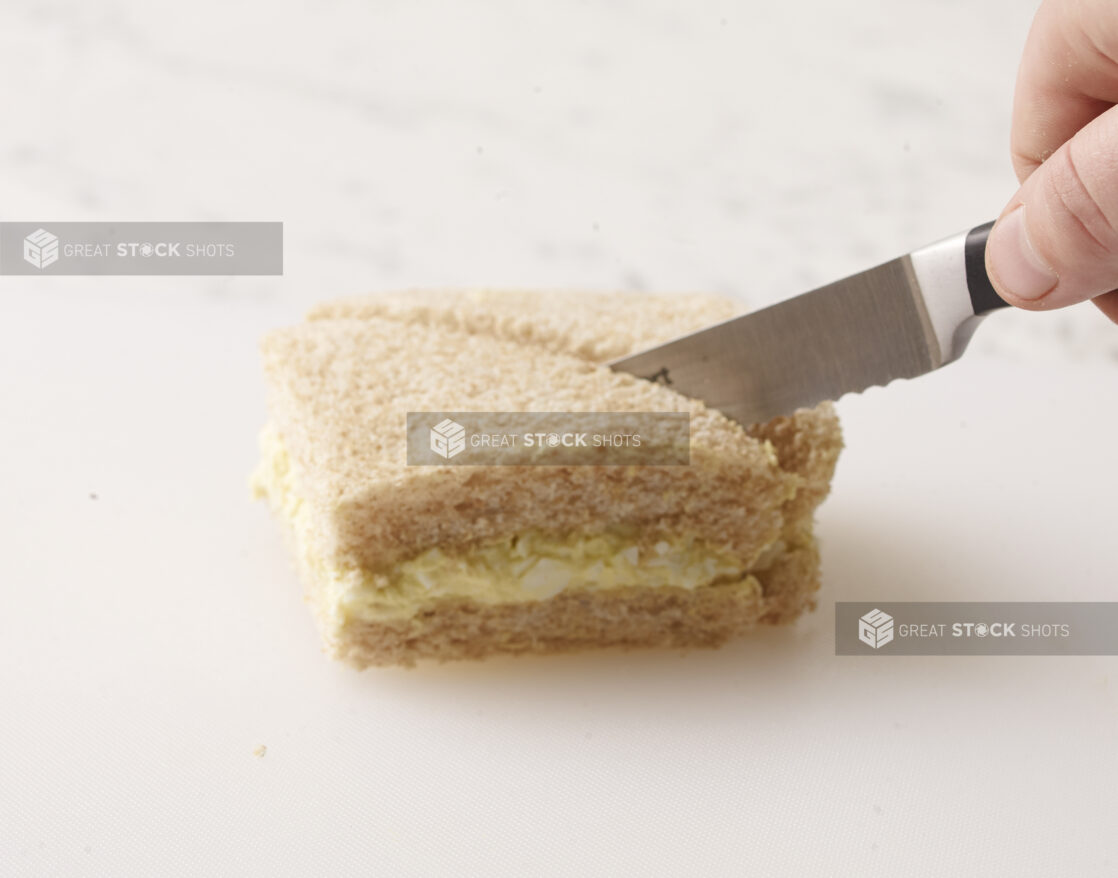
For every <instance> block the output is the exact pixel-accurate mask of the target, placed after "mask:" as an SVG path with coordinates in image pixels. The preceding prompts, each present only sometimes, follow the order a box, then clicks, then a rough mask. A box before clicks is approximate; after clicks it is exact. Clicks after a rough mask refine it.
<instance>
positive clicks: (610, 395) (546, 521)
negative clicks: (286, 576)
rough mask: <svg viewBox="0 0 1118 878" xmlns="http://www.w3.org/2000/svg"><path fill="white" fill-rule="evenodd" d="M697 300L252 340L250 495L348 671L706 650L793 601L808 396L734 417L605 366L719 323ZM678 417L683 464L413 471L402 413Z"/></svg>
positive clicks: (814, 566) (563, 301)
mask: <svg viewBox="0 0 1118 878" xmlns="http://www.w3.org/2000/svg"><path fill="white" fill-rule="evenodd" d="M740 310H741V309H740V307H739V306H738V305H737V304H736V303H734V302H733V301H731V300H727V299H722V298H718V297H707V296H650V295H647V294H615V293H610V294H603V295H592V294H574V293H570V294H566V293H550V294H546V293H528V292H523V293H520V292H495V291H473V292H465V293H453V292H430V291H411V292H406V293H399V294H394V295H381V296H367V297H360V298H355V299H349V300H342V301H336V302H329V303H325V304H323V305H320V306H318V307H316V308H315V309H314V310H313V311H312V312H311V313H310V314H309V315H308V319H307V320H306V321H305V322H304V323H302V324H300V325H297V326H293V327H288V328H284V329H279V330H276V331H274V332H272V333H270V334H269V335H268V336H267V337H266V338H265V339H264V341H263V343H262V353H263V359H264V368H265V374H266V378H267V383H268V388H269V411H270V416H271V421H270V423H269V424H268V425H267V426H266V427H265V429H264V431H263V434H262V437H261V449H262V460H261V463H260V465H259V467H258V469H257V471H256V473H255V474H254V477H253V484H254V488H255V491H256V493H257V494H258V495H259V496H261V497H264V498H266V499H267V500H268V502H269V503H270V505H271V506H272V508H273V510H274V511H275V513H276V515H277V516H278V517H279V519H280V520H281V521H282V522H283V523H284V526H285V530H286V531H287V533H288V534H289V536H290V540H291V544H292V546H293V550H294V554H295V557H296V559H297V564H298V567H299V569H300V572H301V576H302V578H303V580H304V581H305V584H306V593H307V597H308V600H309V602H310V604H311V607H312V608H313V610H314V614H315V616H316V618H317V621H318V625H319V628H320V630H321V632H322V636H323V640H324V643H325V646H326V649H327V651H328V652H329V653H330V654H331V655H332V656H334V657H336V658H338V659H341V660H343V661H345V662H347V663H349V664H351V665H353V666H355V667H358V668H362V667H367V666H370V665H391V664H404V665H410V664H414V663H415V662H416V661H417V660H421V659H436V660H450V659H466V658H481V657H484V656H488V655H493V654H502V653H503V654H520V653H550V652H562V651H568V650H575V649H585V648H591V647H606V646H622V647H647V646H667V647H694V646H717V645H719V644H722V643H724V642H725V641H727V640H728V639H730V638H732V637H736V636H738V635H740V634H742V633H744V632H746V631H748V630H750V629H751V628H753V627H755V626H757V625H759V624H781V623H787V622H789V621H791V620H793V619H795V618H796V617H797V616H798V615H800V614H801V613H802V612H803V611H804V610H805V609H807V608H809V607H811V606H813V605H814V594H815V592H816V591H817V589H818V587H819V554H818V551H817V548H816V544H815V540H814V537H813V535H812V519H813V515H814V511H815V509H816V507H817V506H818V505H819V503H820V502H821V501H822V500H823V498H824V497H825V496H826V494H827V492H828V490H829V486H830V480H831V476H832V474H833V472H834V467H835V462H836V460H837V457H838V454H839V451H840V449H841V445H842V440H841V434H840V430H839V425H838V420H837V418H836V416H835V413H834V410H833V408H832V406H831V405H830V404H829V403H825V404H822V405H820V406H818V407H816V408H814V409H804V410H801V411H798V412H796V413H794V414H792V415H789V416H788V417H782V418H778V419H776V420H774V421H771V422H769V423H767V424H755V425H748V426H743V425H741V424H738V423H736V422H734V421H732V420H730V419H728V418H726V417H725V416H723V415H722V414H721V413H719V412H717V411H714V410H712V409H709V408H707V407H706V406H705V405H703V404H702V403H701V402H699V401H696V400H692V399H688V398H685V397H683V396H681V395H679V394H677V393H675V392H674V391H673V390H672V389H671V388H670V387H667V386H664V385H661V384H657V383H654V382H651V381H647V380H643V379H640V378H636V377H634V376H630V375H626V374H622V373H616V372H613V371H611V370H610V369H609V368H607V367H606V366H605V365H604V364H605V363H607V362H608V361H610V360H612V359H615V358H617V357H620V356H624V355H626V354H628V353H632V352H634V351H637V350H640V349H642V348H645V347H649V346H651V345H654V344H657V343H660V342H663V341H666V340H668V339H670V338H673V337H675V336H678V335H682V334H684V333H687V332H690V331H693V330H695V329H698V328H701V327H702V326H704V325H708V324H710V323H714V322H718V321H720V320H725V319H727V318H729V317H732V316H735V314H737V313H739V311H740ZM439 411H460V412H682V413H686V415H687V417H688V419H689V422H690V455H689V463H687V465H683V466H658V465H647V466H645V465H627V466H585V465H558V466H551V465H547V466H543V465H541V466H456V465H453V464H452V462H450V461H447V463H446V465H437V466H412V465H409V464H408V457H407V448H406V442H405V435H406V431H407V414H408V412H439Z"/></svg>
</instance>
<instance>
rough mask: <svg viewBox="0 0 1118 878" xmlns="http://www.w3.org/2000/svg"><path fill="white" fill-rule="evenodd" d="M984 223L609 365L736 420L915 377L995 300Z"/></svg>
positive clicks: (941, 360) (951, 356) (967, 332)
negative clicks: (701, 402) (702, 403)
mask: <svg viewBox="0 0 1118 878" xmlns="http://www.w3.org/2000/svg"><path fill="white" fill-rule="evenodd" d="M992 226H993V223H986V224H984V225H981V226H977V227H975V228H973V229H971V230H970V231H969V232H963V233H960V234H958V235H953V236H951V237H950V238H945V239H944V240H942V241H939V242H937V243H935V244H931V245H929V246H927V247H924V248H921V249H920V250H916V251H913V252H912V253H909V254H907V255H905V256H901V257H899V258H897V259H893V260H891V261H889V262H886V263H884V264H882V265H879V266H877V267H875V268H871V269H869V270H868V271H864V272H861V273H859V274H855V275H852V276H851V277H848V278H845V279H844V280H840V281H836V282H835V283H831V284H828V285H827V286H824V287H821V288H819V289H817V290H813V291H812V292H809V293H804V294H803V295H800V296H796V297H794V298H792V299H788V300H787V301H784V302H780V303H778V304H776V305H772V306H770V307H768V308H763V309H761V310H759V311H755V312H753V313H750V314H746V315H744V316H742V317H736V318H734V319H732V320H728V321H726V322H724V323H719V324H717V325H715V326H711V327H709V328H707V329H702V330H699V331H697V332H693V333H691V334H689V335H685V336H682V337H680V338H677V339H674V340H673V341H669V342H667V343H665V344H662V345H659V346H658V347H654V348H651V349H649V350H646V351H642V352H640V353H637V354H633V355H631V356H628V357H623V358H621V359H619V360H615V361H614V362H612V363H610V367H611V368H613V369H615V370H618V371H622V372H628V373H630V374H633V375H637V376H639V377H642V378H648V379H650V380H653V381H660V382H662V383H664V384H667V385H668V386H670V387H671V388H672V389H673V390H676V391H678V392H679V393H682V394H683V395H685V396H690V397H695V398H697V399H701V400H703V401H704V402H705V403H706V404H707V405H709V406H710V407H711V408H715V409H718V410H720V411H722V412H723V413H725V414H726V415H727V416H729V417H731V418H733V419H735V420H737V421H740V422H741V423H743V424H753V423H758V422H761V421H768V420H771V419H772V418H774V417H777V416H779V415H785V414H790V413H792V412H793V411H795V410H796V409H798V408H803V407H806V406H813V405H816V404H817V403H819V402H821V401H823V400H826V399H838V398H839V397H841V396H842V395H843V394H845V393H851V392H860V391H862V390H865V389H866V388H867V387H871V386H874V385H885V384H888V383H889V382H890V381H893V380H894V379H896V378H915V377H916V376H918V375H923V374H924V373H926V372H930V371H932V370H933V369H938V368H940V367H941V366H944V365H946V364H947V363H950V362H952V361H954V360H956V359H958V357H959V356H960V355H961V354H962V353H963V351H964V349H965V348H966V345H967V342H968V341H969V340H970V337H971V335H972V334H973V332H974V329H975V327H976V326H977V325H978V322H979V320H980V319H981V318H982V317H984V316H985V315H986V314H988V313H990V312H991V311H993V310H994V309H997V308H1000V307H1004V306H1006V302H1005V301H1004V300H1002V299H1001V297H999V296H998V295H997V293H996V292H994V288H993V287H992V286H991V285H990V280H989V278H988V277H987V276H986V268H985V253H986V238H987V235H988V233H989V231H990V228H991V227H992Z"/></svg>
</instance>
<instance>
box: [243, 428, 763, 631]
mask: <svg viewBox="0 0 1118 878" xmlns="http://www.w3.org/2000/svg"><path fill="white" fill-rule="evenodd" d="M261 447H262V450H263V452H264V457H263V460H262V462H261V464H260V466H259V467H258V469H257V471H256V473H255V474H254V476H253V490H254V493H255V494H256V495H257V496H258V497H266V498H268V500H269V501H270V502H271V504H272V506H273V508H274V509H275V510H276V512H277V514H279V515H280V516H281V517H283V518H284V519H286V520H287V521H288V523H289V524H290V525H291V527H292V530H293V532H294V539H295V543H296V551H297V554H298V557H299V563H300V564H301V565H302V566H303V567H304V568H305V570H306V572H307V573H308V574H309V575H310V578H311V579H312V581H313V582H315V583H316V586H317V588H318V589H319V594H318V596H317V600H316V604H317V608H318V611H319V612H320V613H326V614H328V615H329V616H330V618H329V620H328V621H329V622H330V624H331V626H340V625H345V624H346V623H349V622H360V621H370V622H371V621H376V620H383V619H398V618H401V617H409V616H413V615H415V613H416V612H418V611H419V610H421V609H422V608H423V607H424V606H428V605H430V604H431V603H432V602H434V601H437V600H438V599H440V598H469V599H472V600H474V601H477V602H478V603H483V604H500V603H511V602H525V601H542V600H546V599H548V598H550V597H554V596H555V595H557V594H559V593H560V592H562V591H564V590H566V589H583V590H587V591H597V590H605V589H617V588H624V587H626V586H640V587H642V588H658V587H674V588H685V589H695V588H700V587H702V586H705V585H711V584H715V583H724V582H739V583H741V585H742V586H743V587H746V588H750V589H754V590H756V592H757V593H758V597H759V596H760V592H761V586H760V583H759V582H758V581H757V580H756V579H755V578H754V577H752V576H750V575H749V574H750V573H751V572H754V571H757V570H761V569H764V568H765V567H767V566H768V564H769V563H771V561H772V560H773V559H774V558H775V557H777V556H778V555H779V554H780V553H781V552H782V551H783V548H784V547H783V545H782V543H781V542H780V541H779V540H778V541H776V542H775V543H773V544H772V545H770V546H768V547H766V548H765V549H764V550H763V551H762V552H760V553H759V554H758V556H757V557H755V558H751V559H743V558H741V557H740V556H735V555H732V554H730V553H729V552H727V551H725V550H724V549H720V548H718V547H715V546H711V545H709V544H708V543H706V542H704V541H703V540H701V539H698V538H696V537H694V536H689V535H673V536H672V537H671V538H670V539H661V540H658V541H656V542H654V543H651V544H646V543H643V542H641V541H640V540H639V539H638V535H637V532H636V529H635V528H631V529H624V528H619V529H615V530H610V531H606V532H604V533H599V534H589V535H584V534H571V535H569V536H566V537H557V536H554V535H549V534H543V533H532V532H525V533H520V534H515V535H510V536H509V537H507V538H506V539H503V540H500V541H497V542H492V543H488V544H486V545H480V546H476V547H472V548H470V549H468V550H465V551H463V552H460V553H453V554H451V553H447V552H444V551H443V550H442V549H439V548H437V547H436V548H431V549H428V550H427V551H425V552H422V553H421V554H419V555H418V556H416V557H414V558H412V559H410V560H407V561H403V562H401V563H398V564H396V565H394V566H393V567H392V568H391V569H389V570H386V571H376V572H373V571H369V570H364V569H362V568H360V567H358V566H346V565H344V564H341V563H339V562H338V561H337V560H336V559H326V558H323V557H321V556H320V555H318V554H317V553H316V552H315V549H314V546H315V545H316V540H315V538H314V533H313V521H312V516H311V513H310V509H309V506H308V504H306V503H304V502H303V501H302V499H301V498H300V497H299V496H298V494H297V492H296V490H295V482H294V479H293V477H292V473H291V466H290V461H289V458H288V455H287V452H286V450H285V449H284V447H283V442H282V440H281V439H280V437H279V436H278V435H277V434H276V433H275V432H274V431H273V430H271V429H268V430H266V431H265V433H264V435H263V436H262V437H261Z"/></svg>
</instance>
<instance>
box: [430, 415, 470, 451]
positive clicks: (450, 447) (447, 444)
mask: <svg viewBox="0 0 1118 878" xmlns="http://www.w3.org/2000/svg"><path fill="white" fill-rule="evenodd" d="M431 450H432V451H433V452H435V454H437V455H438V456H439V457H445V458H446V459H447V460H450V459H451V458H452V457H454V455H456V454H459V453H461V452H463V451H465V450H466V428H465V427H463V426H462V425H461V424H457V423H455V422H454V421H452V420H451V419H450V418H447V419H446V420H443V421H439V423H437V424H435V426H434V427H432V428H431Z"/></svg>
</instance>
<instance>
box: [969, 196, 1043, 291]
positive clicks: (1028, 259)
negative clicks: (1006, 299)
mask: <svg viewBox="0 0 1118 878" xmlns="http://www.w3.org/2000/svg"><path fill="white" fill-rule="evenodd" d="M986 256H987V259H988V261H989V264H990V272H991V274H993V275H994V276H995V279H996V280H997V281H998V283H1000V284H1001V286H1002V287H1003V288H1004V289H1005V290H1006V291H1007V292H1010V293H1013V295H1015V296H1017V297H1018V298H1021V299H1039V298H1040V297H1041V296H1043V295H1044V294H1045V293H1047V292H1049V291H1051V290H1052V288H1053V287H1054V286H1056V284H1057V283H1058V282H1059V280H1060V277H1059V275H1057V274H1056V272H1055V271H1053V270H1052V268H1051V267H1050V266H1049V265H1048V263H1046V262H1045V261H1044V260H1043V259H1041V258H1040V256H1038V255H1037V252H1036V250H1034V249H1033V245H1032V244H1031V243H1030V242H1029V234H1028V232H1027V231H1026V229H1025V205H1023V204H1022V205H1021V206H1020V207H1016V208H1014V209H1013V210H1012V211H1010V212H1009V213H1007V214H1006V215H1005V216H1003V217H1002V218H1001V219H1000V220H999V221H998V223H997V224H996V225H995V226H994V228H993V230H992V231H991V232H990V237H989V239H988V240H987V241H986Z"/></svg>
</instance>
